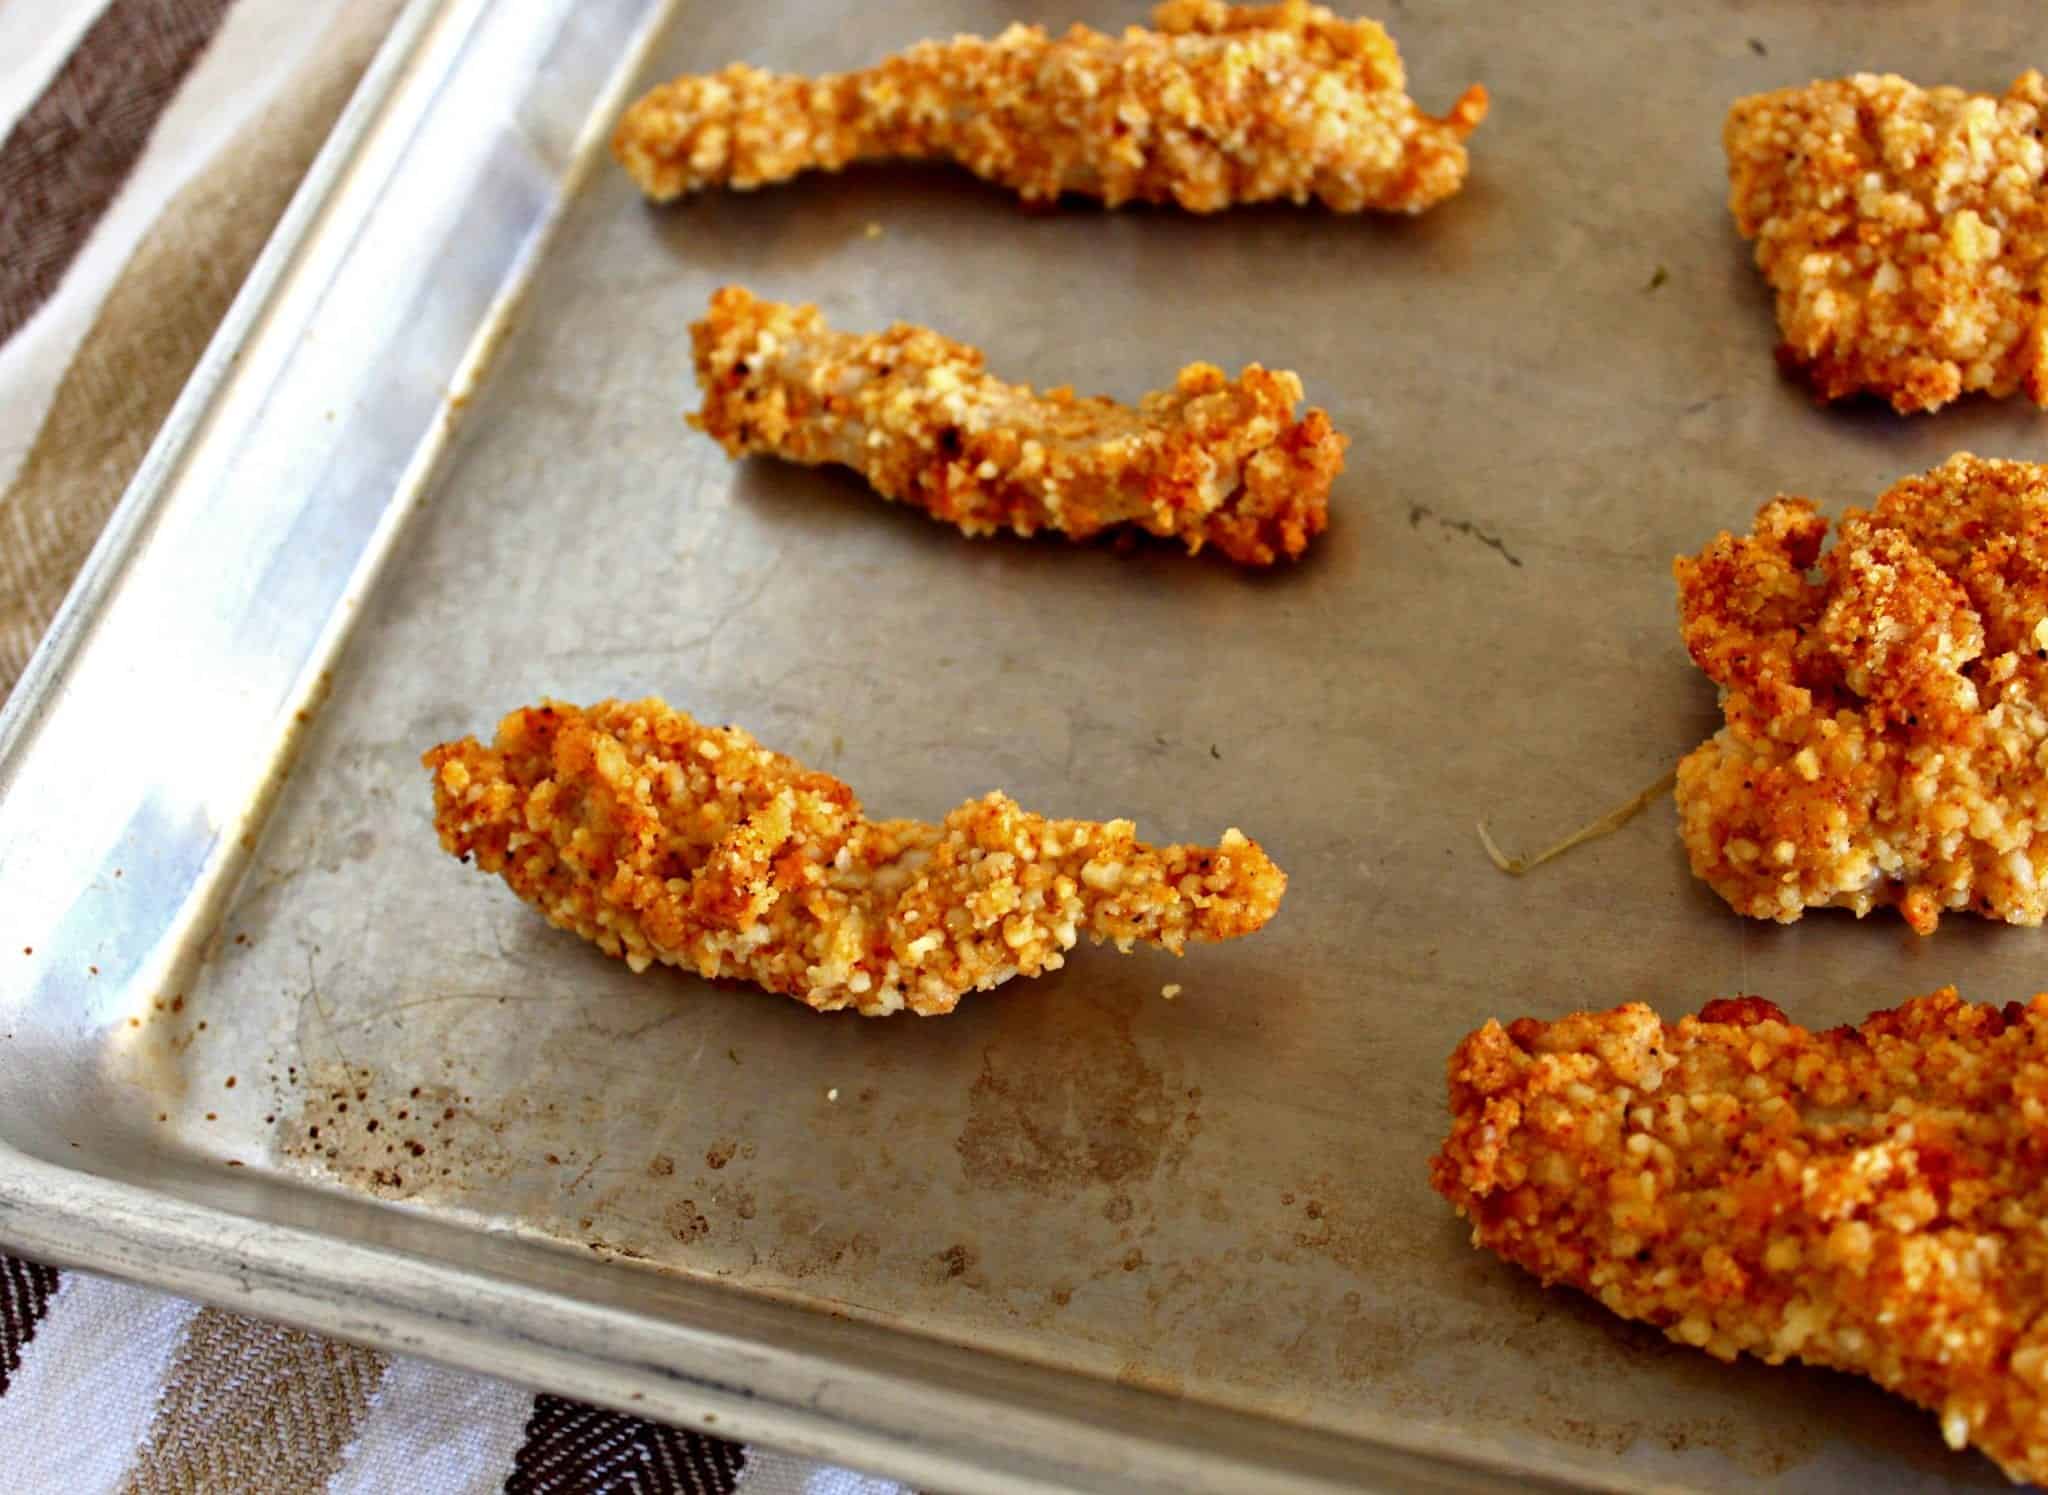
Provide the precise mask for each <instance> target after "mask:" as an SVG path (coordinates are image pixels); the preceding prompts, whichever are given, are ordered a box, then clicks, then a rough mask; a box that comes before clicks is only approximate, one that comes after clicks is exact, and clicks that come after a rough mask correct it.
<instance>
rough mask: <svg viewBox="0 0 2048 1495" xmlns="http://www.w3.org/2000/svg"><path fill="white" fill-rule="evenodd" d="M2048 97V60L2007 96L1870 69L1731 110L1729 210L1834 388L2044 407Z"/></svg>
mask: <svg viewBox="0 0 2048 1495" xmlns="http://www.w3.org/2000/svg"><path fill="white" fill-rule="evenodd" d="M2044 106H2048V80H2044V79H2043V78H2042V76H2041V74H2040V73H2038V72H2028V73H2025V74H2023V75H2022V76H2021V77H2020V79H2019V81H2018V82H2016V83H2014V84H2013V86H2012V88H2011V90H2010V91H2009V92H2007V93H2006V94H2005V95H2004V96H2003V97H2002V98H2001V97H1998V96H1995V95H1991V94H1981V93H1965V92H1964V91H1963V90H1962V89H1960V88H1918V87H1915V86H1914V85H1913V84H1911V83H1908V82H1907V81H1906V80H1905V79H1904V78H1899V77H1894V76H1884V77H1879V76H1876V75H1874V74H1870V73H1859V74H1857V75H1856V76H1855V77H1852V78H1842V79H1838V80H1834V81H1830V82H1820V83H1811V84H1808V85H1807V86H1806V87H1804V88H1788V89H1784V90H1781V91H1780V92H1777V93H1767V94H1759V95H1757V96H1755V97H1753V98H1746V99H1743V100H1740V101H1739V102H1738V103H1737V104H1736V105H1735V107H1734V108H1733V109H1732V110H1730V111H1729V114H1728V122H1727V126H1726V128H1725V130H1724V131H1723V140H1724V143H1725V144H1726V147H1727V151H1728V183H1729V186H1728V206H1729V210H1730V211H1731V212H1732V213H1734V215H1735V224H1736V227H1737V228H1739V229H1740V230H1741V232H1742V235H1743V237H1744V238H1746V239H1754V240H1755V241H1756V263H1757V268H1759V269H1760V270H1762V271H1763V273H1764V278H1765V279H1766V280H1768V281H1769V282H1770V284H1771V289H1772V290H1773V291H1775V292H1776V293H1777V300H1778V327H1779V330H1780V331H1781V332H1782V333H1783V335H1784V342H1783V343H1782V344H1781V345H1780V347H1779V349H1778V357H1779V361H1780V362H1781V363H1783V364H1784V365H1785V366H1786V367H1787V368H1788V369H1791V370H1793V371H1795V372H1797V373H1799V374H1801V375H1803V376H1804V377H1805V378H1806V379H1807V380H1808V382H1809V383H1811V385H1812V386H1813V389H1814V391H1815V392H1816V393H1817V394H1818V395H1819V396H1820V397H1821V398H1822V399H1823V400H1839V399H1844V398H1847V397H1848V396H1851V395H1861V394H1871V395H1879V396H1882V397H1883V398H1885V399H1888V400H1890V401H1891V403H1892V408H1893V409H1895V410H1897V411H1899V412H1900V413H1901V414H1907V413H1910V412H1912V411H1916V410H1935V409H1938V408H1940V407H1941V406H1943V405H1946V404H1948V403H1949V401H1951V400H1954V399H1956V398H1958V397H1960V396H1962V395H1965V394H1970V393H1975V392H1979V391H1981V392H1983V393H1985V394H1988V395H1992V396H1995V397H1998V398H2003V397H2005V396H2007V395H2010V394H2013V393H2015V392H2016V391H2017V392H2023V393H2024V394H2025V395H2026V396H2027V397H2028V398H2029V399H2031V400H2032V401H2033V402H2034V403H2035V404H2037V405H2048V317H2044V315H2043V312H2042V295H2043V292H2044V290H2048V146H2044V145H2043V143H2042V139H2041V136H2042V127H2043V121H2044V119H2048V113H2044Z"/></svg>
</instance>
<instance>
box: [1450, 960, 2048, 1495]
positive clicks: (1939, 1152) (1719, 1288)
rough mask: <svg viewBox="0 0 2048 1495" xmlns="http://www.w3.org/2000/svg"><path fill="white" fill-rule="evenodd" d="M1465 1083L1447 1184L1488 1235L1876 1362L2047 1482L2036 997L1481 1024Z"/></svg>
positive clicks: (1626, 1290)
mask: <svg viewBox="0 0 2048 1495" xmlns="http://www.w3.org/2000/svg"><path fill="white" fill-rule="evenodd" d="M1450 1091H1451V1133H1450V1137H1449V1140H1447V1141H1446V1142H1445V1143H1444V1146H1443V1151H1442V1152H1441V1153H1440V1154H1438V1156H1437V1157H1436V1159H1435V1161H1434V1163H1433V1164H1432V1166H1431V1181H1432V1182H1433V1183H1434V1184H1435V1186H1436V1189H1437V1192H1439V1193H1440V1194H1442V1195H1443V1196H1444V1197H1445V1198H1446V1199H1448V1200H1450V1201H1451V1203H1452V1204H1453V1205H1455V1206H1456V1207H1457V1210H1458V1213H1460V1214H1461V1215H1463V1216H1464V1217H1465V1218H1466V1219H1468V1220H1470V1221H1471V1222H1472V1241H1473V1244H1474V1245H1476V1246H1483V1247H1486V1248H1487V1249H1489V1250H1491V1251H1495V1252H1497V1253H1499V1254H1500V1255H1501V1256H1503V1257H1505V1258H1506V1259H1507V1260H1509V1261H1511V1262H1514V1263H1515V1264H1516V1265H1518V1266H1521V1267H1524V1268H1526V1269H1527V1270H1529V1271H1531V1272H1534V1273H1535V1274H1536V1275H1537V1276H1538V1277H1540V1278H1541V1279H1542V1280H1543V1282H1544V1283H1545V1284H1546V1285H1549V1284H1553V1283H1560V1282H1561V1283H1564V1284H1566V1285H1568V1286H1571V1287H1576V1288H1578V1289H1579V1290H1581V1291H1582V1292H1586V1293H1589V1294H1591V1295H1592V1296H1594V1297H1596V1298H1598V1299H1599V1300H1600V1301H1601V1302H1602V1303H1604V1304H1605V1305H1606V1306H1607V1307H1609V1308H1611V1309H1612V1310H1614V1312H1616V1313H1618V1314H1621V1315H1622V1316H1623V1317H1625V1318H1632V1319H1640V1320H1643V1321H1644V1322H1646V1323H1651V1324H1655V1325H1656V1326H1657V1327H1658V1328H1660V1329H1662V1330H1664V1332H1665V1333H1667V1334H1669V1335H1670V1336H1671V1337H1672V1338H1673V1339H1676V1340H1678V1341H1679V1342H1681V1343H1683V1344H1689V1345H1696V1346H1698V1347H1699V1348H1701V1349H1704V1350H1706V1351H1707V1352H1708V1353H1709V1354H1711V1355H1715V1356H1718V1357H1720V1358H1721V1359H1723V1360H1732V1359H1734V1358H1735V1357H1736V1355H1738V1354H1742V1353H1747V1354H1751V1355H1755V1356H1758V1357H1759V1358H1761V1359H1763V1360H1766V1361H1769V1362H1770V1363H1772V1364H1777V1363H1779V1362H1781V1361H1784V1360H1787V1359H1795V1358H1796V1359H1799V1360H1804V1361H1807V1362H1808V1363H1810V1364H1813V1365H1825V1366H1831V1367H1833V1368H1835V1369H1837V1370H1847V1371H1854V1372H1856V1373H1857V1374H1859V1375H1864V1376H1868V1377H1869V1378H1870V1379H1872V1380H1874V1381H1876V1382H1877V1383H1878V1384H1879V1385H1880V1386H1883V1387H1884V1388H1885V1389H1887V1390H1889V1391H1894V1392H1897V1393H1899V1394H1900V1395H1901V1396H1905V1397H1908V1398H1910V1399H1912V1400H1913V1401H1915V1402H1917V1403H1919V1404H1920V1405H1921V1406H1923V1407H1926V1408H1928V1409H1930V1410H1932V1411H1934V1412H1936V1413H1938V1414H1939V1415H1940V1418H1941V1430H1942V1434H1943V1436H1944V1437H1945V1438H1947V1440H1948V1443H1949V1446H1950V1447H1952V1448H1962V1447H1963V1446H1964V1445H1965V1444H1970V1443H1974V1444H1976V1445H1977V1447H1979V1448H1981V1449H1983V1450H1984V1452H1986V1453H1988V1454H1989V1455H1991V1457H1992V1458H1994V1459H1996V1460H1997V1461H1998V1463H1999V1464H2000V1466H2001V1467H2003V1468H2004V1470H2005V1471H2006V1473H2007V1474H2009V1475H2011V1476H2012V1477H2013V1478H2014V1479H2016V1480H2034V1481H2041V1482H2048V1230H2044V1229H2043V1224H2044V1222H2048V1146H2044V1141H2048V995H2043V996H2038V997H2035V998H2034V999H2033V1001H2032V1002H2030V1003H2029V1004H2027V1005H2026V1006H2025V1007H2021V1006H2020V1005H2019V1004H2018V1003H2014V1004H2012V1005H2010V1006H2008V1007H2006V1008H2004V1009H2003V1010H2002V1011H2001V1010H2000V1009H1998V1008H1996V1007H1990V1006H1983V1007H1977V1006H1971V1005H1969V1004H1966V1003H1964V1002H1962V1001H1960V1000H1958V998H1957V996H1956V994H1955V991H1954V989H1953V988H1945V989H1943V990H1941V991H1938V992H1936V993H1934V994H1933V995H1932V996H1927V997H1916V998H1913V999H1912V1000H1911V1001H1908V1002H1906V1003H1904V1004H1903V1005H1902V1006H1900V1007H1898V1008H1897V1009H1895V1010H1893V1011H1890V1012H1880V1013H1876V1014H1874V1015H1873V1016H1871V1017H1870V1018H1869V1019H1867V1020H1866V1021H1865V1022H1864V1023H1863V1025H1862V1026H1861V1027H1858V1028H1835V1029H1831V1030H1829V1031H1828V1032H1825V1033H1809V1032H1808V1031H1806V1030H1805V1029H1803V1028H1798V1027H1794V1026H1792V1025H1791V1024H1790V1023H1789V1022H1787V1021H1786V1019H1785V1015H1784V1014H1783V1013H1782V1012H1780V1011H1779V1010H1778V1009H1777V1008H1776V1007H1774V1006H1773V1005H1772V1004H1771V1003H1769V1002H1766V1001H1764V1000H1762V999H1761V998H1758V997H1742V998H1739V999H1736V1000H1733V1001H1721V1002H1710V1003H1708V1004H1707V1006H1706V1008H1705V1009H1704V1010H1703V1011H1702V1012H1701V1013H1700V1015H1699V1016H1698V1017H1688V1018H1684V1019H1682V1020H1681V1021H1679V1022H1678V1023H1676V1024H1665V1023H1662V1022H1659V1021H1658V1018H1657V1014H1656V1013H1654V1012H1652V1011H1651V1010H1650V1009H1649V1008H1648V1007H1646V1006H1643V1005H1642V1004H1640V1003H1632V1004H1630V1005H1629V1006H1626V1007H1619V1008H1616V1009H1615V1010H1614V1011H1612V1012H1582V1013H1578V1014H1576V1015H1574V1016H1571V1017H1566V1018H1562V1019H1560V1020H1558V1021H1557V1022H1552V1023H1543V1022H1538V1021H1536V1020H1535V1019H1533V1018H1524V1019H1522V1020H1521V1021H1519V1022H1517V1023H1514V1024H1513V1025H1512V1026H1510V1027H1508V1028H1505V1029H1503V1028H1502V1027H1501V1025H1500V1024H1499V1023H1494V1022H1489V1023H1488V1024H1487V1025H1486V1026H1485V1027H1483V1028H1481V1029H1480V1030H1479V1031H1478V1032H1476V1033H1474V1034H1472V1035H1471V1036H1470V1037H1468V1038H1467V1039H1466V1040H1465V1041H1464V1042H1463V1043H1462V1044H1460V1045H1459V1046H1458V1050H1457V1052H1456V1053H1455V1054H1453V1055H1452V1056H1451V1061H1450Z"/></svg>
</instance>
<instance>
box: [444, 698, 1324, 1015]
mask: <svg viewBox="0 0 2048 1495" xmlns="http://www.w3.org/2000/svg"><path fill="white" fill-rule="evenodd" d="M423 761H424V762H425V764H426V766H427V767H428V768H429V769H430V770H431V771H432V772H433V776H434V825H435V828H436V829H437V830H438V831H439V832H440V835H441V844H442V846H443V847H445V848H446V849H447V850H448V851H449V852H450V853H451V854H452V855H454V856H457V857H460V858H462V859H463V860H464V861H467V860H469V859H471V858H472V857H473V858H474V859H475V861H476V865H477V866H478V867H480V868H482V869H483V870H484V871H486V872H495V873H497V874H499V875H500V876H502V877H503V878H504V879H505V881H506V882H507V883H508V884H509V885H510V886H511V888H512V891H513V892H515V893H517V894H518V895H519V896H520V897H521V898H523V899H525V900H526V901H527V902H528V903H531V904H533V905H534V906H535V907H536V908H538V909H539V910H540V911H541V913H542V914H544V915H546V917H547V919H548V922H549V923H551V924H553V925H555V926H556V927H557V928H560V929H567V930H573V931H574V932H575V933H577V934H580V935H582V936H583V938H585V939H587V940H591V941H593V942H595V943H596V944H597V946H598V947H599V948H600V949H602V950H603V951H604V952H605V953H606V954H608V955H613V956H617V957H618V958H620V959H622V960H624V961H625V962H626V963H627V964H628V965H630V966H631V967H632V968H633V969H634V970H636V971H642V970H645V969H646V968H647V967H648V966H649V965H651V964H653V963H654V962H656V961H660V962H662V963H663V964H665V965H672V966H681V967H683V968H684V969H686V970H691V971H695V972H697V973H698V974H699V975H701V976H704V977H707V978H708V977H717V976H729V977H735V978H738V979H740V980H744V981H751V982H753V983H755V984H756V985H758V986H761V987H764V988H766V989H767V990H769V991H772V992H782V993H785V994H787V995H789V996H792V997H795V998H796V999H797V1000H798V1001H800V1002H805V1003H808V1004H809V1005H810V1006H812V1007H815V1008H817V1009H818V1010H820V1011H821V1012H823V1011H833V1010H836V1009H838V1008H842V1007H853V1008H857V1009H858V1010H859V1011H861V1012H862V1013H864V1014H866V1015H868V1016H881V1015H883V1014H886V1013H891V1012H899V1011H901V1010H902V1009H903V1008H905V1007H908V1008H910V1009H911V1010H912V1011H913V1012H918V1013H926V1014H930V1013H938V1012H951V1011H952V1010H953V1008H954V1006H955V1005H956V1004H957V1003H958V1002H959V1000H960V998H961V996H962V995H963V994H965V993H967V992H970V991H986V990H987V989H988V988H990V987H993V986H996V985H999V984H1000V983H1002V982H1004V981H1008V980H1009V979H1010V978H1011V977H1012V976H1037V975H1042V974H1043V973H1045V972H1047V971H1056V970H1058V969H1059V968H1060V966H1061V965H1062V964H1063V963H1064V962H1065V959H1066V952H1067V951H1068V950H1071V949H1072V948H1073V947H1074V945H1075V943H1076V942H1077V941H1078V940H1079V939H1080V937H1081V936H1082V935H1083V934H1085V935H1087V936H1088V937H1089V938H1091V939H1093V940H1095V941H1097V942H1100V941H1103V940H1114V941H1115V942H1116V944H1117V946H1118V947H1119V948H1120V949H1125V950H1128V949H1129V948H1130V947H1131V945H1132V944H1133V943H1135V942H1137V941H1139V940H1143V941H1145V942H1146V943H1148V944H1155V945H1163V946H1164V947H1165V948H1167V949H1168V950H1171V951H1172V952H1173V953H1174V954H1176V955H1178V954H1180V953H1181V949H1182V947H1183V946H1184V945H1186V944H1187V942H1188V941H1190V940H1227V939H1235V938H1236V937H1237V936H1239V935H1243V934H1250V933H1251V932H1252V931H1254V930H1256V929H1258V928H1259V927H1260V926H1261V925H1263V924H1264V923H1265V922H1266V921H1267V920H1268V919H1270V918H1272V917H1273V915H1274V913H1275V912H1276V911H1277V910H1278V909H1279V907H1280V898H1281V895H1282V894H1283V893H1284V892H1285V891H1286V887H1287V878H1286V875H1285V874H1284V873H1282V872H1281V870H1280V869H1279V868H1278V867H1276V866H1274V865H1273V863H1272V861H1271V859H1269V858H1268V857H1267V856H1266V854H1265V853H1264V852H1262V851H1260V850H1259V848H1258V847H1257V846H1256V845H1254V844H1253V843H1252V842H1250V841H1248V840H1246V839H1245V837H1244V836H1243V835H1241V834H1240V833H1239V832H1237V831H1236V830H1229V831H1225V832H1224V834H1223V839H1222V842H1221V844H1220V845H1217V846H1214V847H1205V846H1166V847H1154V846H1148V845H1146V844H1145V843H1144V842H1142V841H1139V840H1138V839H1137V837H1136V832H1135V827H1133V826H1132V824H1131V822H1130V821H1128V820H1111V821H1108V822H1096V821H1092V820H1051V819H1048V818H1046V817H1045V816H1043V815H1034V814H1032V813H1030V812H1029V811H1028V810H1024V809H1021V808H1019V806H1018V805H1017V804H1016V802H1015V801H1013V800H1011V799H1009V798H1008V797H1007V796H1005V795H1002V794H990V795H987V796H986V797H984V798H982V799H978V800H970V801H969V802H968V803H966V804H964V805H962V806H960V808H959V809H957V810H955V811H953V813H952V814H950V815H948V816H947V817H946V818H945V819H944V820H943V821H942V822H940V823H939V824H937V825H930V824H927V823H925V822H923V821H918V820H870V819H868V818H867V816H866V815H865V814H863V813H862V811H861V806H860V801H859V800H857V799H855V798H854V794H853V791H852V790H851V789H850V788H848V787H847V786H846V785H845V784H843V783H841V782H840V781H839V780H838V779H835V778H833V777H832V776H831V775H830V774H824V773H817V772H814V771H812V770H810V769H807V768H805V767H804V766H803V765H802V764H800V763H798V762H796V761H795V760H794V759H791V758H786V757H784V756H783V755H782V754H780V753H776V752H771V751H769V750H768V749H767V748H764V747H762V746H761V745H760V744H759V743H757V742H756V741H754V739H753V738H752V737H750V736H748V735H747V734H746V733H745V732H743V731H741V730H739V729H738V728H737V727H706V726H700V725H699V724H698V723H696V722H694V721H692V720H691V719H690V718H689V717H688V716H686V715H684V714H683V713H682V712H680V711H673V710H670V709H669V708H668V707H667V706H665V705H663V704H662V703H661V702H660V701H656V700H646V701H604V702H600V703H599V704H598V705H596V706H592V707H590V708H589V709H588V710H583V709H581V708H578V707H575V706H568V705H563V704H561V703H559V702H549V703H546V704H544V705H540V706H536V707H530V708H527V709H524V710H520V711H514V712H513V713H512V714H511V715H509V716H507V717H506V718H505V719H504V721H503V722H501V723H500V724H499V726H498V740H497V744H496V745H495V746H494V747H485V746H483V745H482V744H481V743H479V742H478V741H477V740H476V739H475V738H473V737H465V738H463V739H462V740H461V741H460V742H448V743H443V744H442V745H441V746H439V747H437V748H434V749H432V750H431V751H430V752H428V753H427V754H426V755H425V758H424V760H423Z"/></svg>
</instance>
